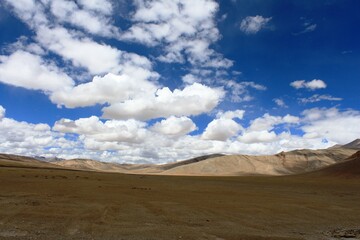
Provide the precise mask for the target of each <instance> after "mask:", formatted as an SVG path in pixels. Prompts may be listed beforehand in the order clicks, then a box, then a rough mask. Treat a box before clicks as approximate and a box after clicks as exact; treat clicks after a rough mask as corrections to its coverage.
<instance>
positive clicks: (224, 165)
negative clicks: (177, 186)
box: [160, 148, 356, 176]
mask: <svg viewBox="0 0 360 240" xmlns="http://www.w3.org/2000/svg"><path fill="white" fill-rule="evenodd" d="M355 152H356V150H354V149H347V148H336V149H323V150H295V151H290V152H281V153H278V154H275V155H268V156H249V155H230V156H221V157H215V158H210V159H207V160H203V161H200V162H195V163H192V164H186V165H182V166H177V167H174V168H171V169H168V170H165V171H163V172H161V173H160V174H164V175H197V176H202V175H205V176H216V175H218V176H223V175H233V176H234V175H236V176H238V175H287V174H297V173H303V172H309V171H313V170H315V169H318V168H321V167H324V166H328V165H331V164H334V163H336V162H340V161H342V160H344V159H346V158H347V157H349V156H351V155H352V154H354V153H355Z"/></svg>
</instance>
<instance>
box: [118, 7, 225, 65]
mask: <svg viewBox="0 0 360 240" xmlns="http://www.w3.org/2000/svg"><path fill="white" fill-rule="evenodd" d="M134 4H135V9H136V10H135V12H134V13H133V14H132V15H131V17H130V19H131V21H132V22H133V25H132V26H131V27H130V28H129V29H127V30H126V31H124V32H123V33H122V35H121V39H123V40H128V41H135V42H140V43H143V44H146V45H148V46H159V45H161V46H163V47H164V51H163V54H162V55H161V56H159V57H158V60H160V61H163V62H184V61H185V58H186V59H187V60H188V61H189V62H190V63H192V64H196V65H201V66H206V67H215V68H221V67H223V68H228V67H230V66H231V65H232V61H230V60H228V59H225V58H223V56H222V55H221V54H219V53H217V52H215V51H214V50H212V49H211V48H210V45H211V44H212V43H213V42H215V41H217V40H218V39H219V38H220V34H219V31H218V29H217V28H216V21H215V16H216V12H217V10H218V8H219V6H218V4H217V3H216V2H215V1H212V0H198V1H191V0H185V1H180V0H176V1H164V0H157V1H150V2H149V1H144V0H140V1H136V2H135V3H134Z"/></svg>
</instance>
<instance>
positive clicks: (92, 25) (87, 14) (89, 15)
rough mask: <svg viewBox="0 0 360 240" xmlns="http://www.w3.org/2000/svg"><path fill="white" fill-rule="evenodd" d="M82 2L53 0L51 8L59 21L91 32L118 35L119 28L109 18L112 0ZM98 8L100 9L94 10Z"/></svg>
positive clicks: (102, 34)
mask: <svg viewBox="0 0 360 240" xmlns="http://www.w3.org/2000/svg"><path fill="white" fill-rule="evenodd" d="M80 3H81V4H79V5H78V4H77V3H76V2H73V1H66V0H56V1H51V2H50V10H51V13H52V14H53V15H54V16H55V17H56V19H57V20H58V21H59V22H62V23H70V24H72V25H73V26H76V27H79V28H81V29H84V30H85V31H87V32H89V33H91V34H96V35H101V36H116V35H117V31H118V30H117V28H115V27H114V26H112V25H111V23H110V19H109V18H108V14H109V13H111V11H112V6H111V4H110V2H108V1H103V4H100V2H99V1H89V2H87V1H80ZM81 7H83V8H81ZM96 9H98V11H94V10H96ZM104 13H105V14H104Z"/></svg>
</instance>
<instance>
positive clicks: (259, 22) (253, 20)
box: [240, 15, 271, 34]
mask: <svg viewBox="0 0 360 240" xmlns="http://www.w3.org/2000/svg"><path fill="white" fill-rule="evenodd" d="M270 20H271V17H269V18H264V17H263V16H259V15H256V16H248V17H246V18H244V19H243V20H242V21H241V23H240V30H241V31H243V32H244V33H246V34H255V33H257V32H259V31H260V30H261V29H262V28H264V27H265V26H266V24H268V22H270Z"/></svg>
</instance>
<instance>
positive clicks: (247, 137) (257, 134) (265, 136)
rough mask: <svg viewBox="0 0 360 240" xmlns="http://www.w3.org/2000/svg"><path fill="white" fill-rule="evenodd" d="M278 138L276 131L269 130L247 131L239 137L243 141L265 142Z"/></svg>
mask: <svg viewBox="0 0 360 240" xmlns="http://www.w3.org/2000/svg"><path fill="white" fill-rule="evenodd" d="M276 139H277V135H276V133H274V132H273V131H271V132H268V131H267V130H261V131H251V132H245V133H244V134H243V135H241V136H239V137H238V140H239V141H240V142H243V143H264V142H273V141H275V140H276Z"/></svg>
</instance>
